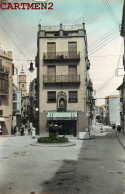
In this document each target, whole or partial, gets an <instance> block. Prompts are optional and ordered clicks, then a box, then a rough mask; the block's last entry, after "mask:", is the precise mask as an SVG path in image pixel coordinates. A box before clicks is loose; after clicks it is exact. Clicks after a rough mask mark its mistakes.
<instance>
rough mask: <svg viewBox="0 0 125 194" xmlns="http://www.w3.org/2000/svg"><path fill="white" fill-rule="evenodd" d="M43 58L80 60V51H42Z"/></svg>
mask: <svg viewBox="0 0 125 194" xmlns="http://www.w3.org/2000/svg"><path fill="white" fill-rule="evenodd" d="M43 59H44V60H45V61H47V60H48V61H49V60H58V61H62V60H80V52H76V51H71V52H47V53H43Z"/></svg>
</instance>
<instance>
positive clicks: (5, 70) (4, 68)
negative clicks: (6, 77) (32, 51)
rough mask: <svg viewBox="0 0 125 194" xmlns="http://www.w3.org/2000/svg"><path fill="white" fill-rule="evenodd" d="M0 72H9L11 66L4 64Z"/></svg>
mask: <svg viewBox="0 0 125 194" xmlns="http://www.w3.org/2000/svg"><path fill="white" fill-rule="evenodd" d="M0 73H3V74H9V67H5V66H3V65H2V66H1V67H0Z"/></svg>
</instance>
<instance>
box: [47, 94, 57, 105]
mask: <svg viewBox="0 0 125 194" xmlns="http://www.w3.org/2000/svg"><path fill="white" fill-rule="evenodd" d="M47 102H48V103H55V102H56V92H48V100H47Z"/></svg>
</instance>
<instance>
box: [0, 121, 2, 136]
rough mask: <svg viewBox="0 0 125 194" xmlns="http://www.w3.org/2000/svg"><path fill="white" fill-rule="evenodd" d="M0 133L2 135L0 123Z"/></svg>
mask: <svg viewBox="0 0 125 194" xmlns="http://www.w3.org/2000/svg"><path fill="white" fill-rule="evenodd" d="M0 135H2V126H1V124H0Z"/></svg>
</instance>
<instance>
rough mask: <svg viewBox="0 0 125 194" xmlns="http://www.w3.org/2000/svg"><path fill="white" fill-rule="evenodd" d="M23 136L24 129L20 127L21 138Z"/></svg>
mask: <svg viewBox="0 0 125 194" xmlns="http://www.w3.org/2000/svg"><path fill="white" fill-rule="evenodd" d="M23 135H24V128H23V127H22V128H21V136H23Z"/></svg>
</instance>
